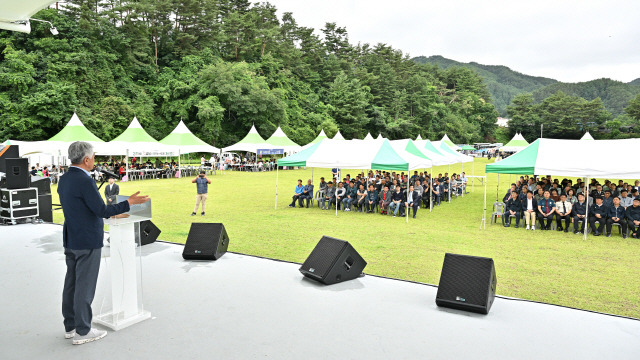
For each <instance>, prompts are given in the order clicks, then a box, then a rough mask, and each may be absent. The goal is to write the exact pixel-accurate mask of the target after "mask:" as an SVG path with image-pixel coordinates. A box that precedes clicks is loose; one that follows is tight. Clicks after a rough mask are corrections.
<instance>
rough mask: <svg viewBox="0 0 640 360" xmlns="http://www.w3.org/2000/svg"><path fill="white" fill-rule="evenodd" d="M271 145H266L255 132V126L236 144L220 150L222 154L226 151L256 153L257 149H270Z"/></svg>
mask: <svg viewBox="0 0 640 360" xmlns="http://www.w3.org/2000/svg"><path fill="white" fill-rule="evenodd" d="M271 146H272V145H270V144H267V142H266V141H265V140H264V139H263V138H262V136H260V134H258V130H256V126H255V125H252V126H251V130H249V133H248V134H247V135H246V136H245V137H244V138H243V139H242V140H240V141H238V142H237V143H235V144H233V145H230V146H227V147H225V148H222V151H223V152H227V151H247V152H252V153H257V152H258V149H270V148H271Z"/></svg>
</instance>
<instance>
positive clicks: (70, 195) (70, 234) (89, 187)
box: [58, 167, 129, 250]
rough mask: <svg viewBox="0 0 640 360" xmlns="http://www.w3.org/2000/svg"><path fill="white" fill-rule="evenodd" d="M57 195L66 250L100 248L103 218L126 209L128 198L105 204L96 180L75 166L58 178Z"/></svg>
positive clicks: (102, 237) (127, 207)
mask: <svg viewBox="0 0 640 360" xmlns="http://www.w3.org/2000/svg"><path fill="white" fill-rule="evenodd" d="M58 195H59V196H60V204H61V205H62V212H64V229H63V235H62V242H63V245H64V247H65V248H67V249H72V250H85V249H99V248H101V247H102V242H103V239H104V221H103V220H102V219H105V218H109V217H111V216H114V215H117V214H122V213H125V212H127V211H129V202H127V201H123V202H121V203H119V204H114V205H109V206H107V205H105V204H104V201H103V200H102V197H101V196H100V192H99V191H98V187H97V186H96V182H95V181H94V180H93V179H92V178H91V177H89V176H88V175H87V174H86V173H85V172H84V171H82V169H79V168H76V167H70V168H69V171H67V173H66V174H64V175H62V176H61V177H60V182H59V183H58Z"/></svg>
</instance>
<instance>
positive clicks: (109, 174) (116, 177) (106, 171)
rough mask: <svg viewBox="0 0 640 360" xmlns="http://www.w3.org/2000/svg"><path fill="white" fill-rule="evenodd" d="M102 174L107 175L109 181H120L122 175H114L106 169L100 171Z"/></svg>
mask: <svg viewBox="0 0 640 360" xmlns="http://www.w3.org/2000/svg"><path fill="white" fill-rule="evenodd" d="M100 172H101V173H103V174H105V175H106V177H107V179H108V178H114V179H120V175H116V174H114V173H112V172H111V171H108V170H105V169H100Z"/></svg>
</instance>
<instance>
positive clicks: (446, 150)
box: [433, 141, 473, 163]
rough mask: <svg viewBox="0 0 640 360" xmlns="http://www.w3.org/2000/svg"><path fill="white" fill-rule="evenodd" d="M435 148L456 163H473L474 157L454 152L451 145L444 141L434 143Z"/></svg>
mask: <svg viewBox="0 0 640 360" xmlns="http://www.w3.org/2000/svg"><path fill="white" fill-rule="evenodd" d="M433 146H435V147H436V149H438V151H440V153H441V154H443V155H444V156H447V157H449V158H450V159H452V160H454V159H455V160H456V161H455V162H456V163H468V162H473V157H471V156H468V155H464V154H461V153H459V152H457V151H455V150H453V149H452V148H451V147H450V146H449V145H447V144H446V143H445V142H444V141H434V142H433Z"/></svg>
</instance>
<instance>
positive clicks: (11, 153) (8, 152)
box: [0, 145, 20, 173]
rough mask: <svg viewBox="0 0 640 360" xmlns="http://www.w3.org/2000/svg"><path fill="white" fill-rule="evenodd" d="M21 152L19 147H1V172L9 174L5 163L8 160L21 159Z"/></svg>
mask: <svg viewBox="0 0 640 360" xmlns="http://www.w3.org/2000/svg"><path fill="white" fill-rule="evenodd" d="M19 157H20V152H19V150H18V145H6V146H2V145H0V172H1V173H6V172H7V165H6V163H5V161H4V160H5V159H7V158H19Z"/></svg>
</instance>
